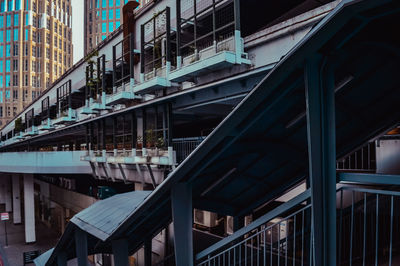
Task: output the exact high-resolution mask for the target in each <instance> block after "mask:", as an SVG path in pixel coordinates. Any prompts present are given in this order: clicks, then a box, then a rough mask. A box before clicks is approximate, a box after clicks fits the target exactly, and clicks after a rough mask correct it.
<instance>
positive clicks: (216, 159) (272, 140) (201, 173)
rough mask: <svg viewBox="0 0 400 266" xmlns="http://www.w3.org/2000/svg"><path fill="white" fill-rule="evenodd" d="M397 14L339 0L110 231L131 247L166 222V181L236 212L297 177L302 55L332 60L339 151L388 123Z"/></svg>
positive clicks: (394, 90)
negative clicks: (160, 182) (148, 194)
mask: <svg viewBox="0 0 400 266" xmlns="http://www.w3.org/2000/svg"><path fill="white" fill-rule="evenodd" d="M398 20H399V2H398V1H394V0H393V1H390V0H387V1H382V0H365V1H359V0H353V1H349V0H347V1H342V2H341V3H340V4H339V5H338V7H337V8H336V9H335V10H334V11H332V12H331V13H330V14H328V15H327V16H326V17H325V18H324V19H323V20H322V21H321V22H320V23H319V24H318V25H317V26H315V27H314V28H313V29H312V30H311V32H310V33H309V34H308V35H307V36H306V37H305V38H304V39H303V40H302V41H301V42H300V43H299V44H298V45H297V46H296V47H295V48H294V49H292V50H291V51H290V52H289V53H288V54H287V55H286V56H285V58H284V59H283V60H282V61H281V62H280V63H279V64H278V65H277V66H276V67H275V68H274V69H273V70H272V71H271V72H270V73H269V74H268V75H267V76H266V77H265V78H264V79H263V80H262V81H261V82H260V83H259V85H258V86H257V87H256V88H254V89H253V90H252V91H251V92H250V94H249V95H248V96H247V97H246V98H245V99H244V100H243V101H242V102H241V103H240V104H239V105H238V106H237V107H236V108H235V109H234V110H233V112H232V113H230V114H229V116H228V117H227V118H226V119H225V120H224V121H223V122H222V123H221V124H220V125H219V126H218V127H217V128H216V129H215V130H214V131H213V132H212V133H211V134H210V135H209V136H208V137H207V138H206V140H204V141H203V143H202V144H201V145H200V146H199V147H198V148H197V149H196V150H195V151H194V152H193V153H192V154H191V155H190V156H189V157H188V158H186V160H185V161H184V162H183V163H182V164H181V165H180V166H179V167H178V168H177V169H176V170H175V171H174V172H173V173H171V174H170V176H169V177H168V178H167V179H166V180H165V181H164V182H163V183H162V184H161V185H160V186H159V187H158V188H157V189H156V190H155V191H154V192H153V193H152V194H151V195H150V196H149V197H147V198H146V199H145V200H144V201H143V202H142V203H141V204H140V205H139V206H138V207H137V208H136V209H135V210H134V211H133V212H132V213H131V214H130V215H129V217H127V219H126V220H124V222H123V223H122V224H121V225H120V226H118V228H117V229H116V230H115V231H114V232H113V234H112V236H110V237H109V239H119V238H121V237H124V238H128V239H129V250H130V251H131V252H133V251H135V250H136V249H137V248H139V247H140V246H141V245H142V244H143V241H144V240H145V239H147V238H148V237H151V236H154V235H155V234H156V233H158V232H159V231H160V230H161V229H162V228H164V227H165V226H166V225H167V223H168V222H170V221H171V199H170V195H171V188H172V187H173V186H174V185H175V184H177V183H178V182H186V183H189V184H191V186H192V188H193V205H194V207H195V208H198V209H203V210H209V211H214V212H217V213H219V214H224V215H232V216H236V215H244V214H248V213H251V211H252V210H254V209H255V208H257V207H259V206H260V205H261V204H263V203H265V202H268V201H269V200H272V199H274V198H276V197H277V196H278V195H280V194H281V193H282V192H284V191H286V190H287V189H288V188H290V187H292V186H293V185H294V184H296V183H298V182H300V181H302V180H304V178H305V177H307V175H308V159H307V158H308V154H307V134H306V131H307V130H306V127H307V124H306V119H305V111H306V100H305V99H306V97H305V86H304V83H305V82H304V62H305V61H306V60H307V59H308V58H310V57H311V56H315V55H317V54H318V55H320V56H321V57H322V58H323V60H322V61H323V62H324V63H322V64H321V73H323V70H325V69H326V67H333V66H334V67H335V84H336V89H335V92H336V126H337V132H336V139H337V140H336V141H337V147H336V149H337V155H338V158H340V157H342V156H344V155H346V154H348V153H349V152H351V151H353V150H354V149H356V148H357V147H359V146H360V145H362V144H364V143H365V142H366V141H368V140H371V138H374V137H377V136H379V134H382V133H384V132H385V131H386V130H387V129H389V128H390V127H392V126H394V125H395V124H396V123H397V122H398V121H399V119H400V108H399V107H398V106H399V105H398V103H399V101H400V93H399V88H400V79H398V70H399V69H400V60H399V59H400V58H399V57H400V53H399V52H398V51H399V47H400V41H399V39H398V34H397V32H396V30H395V28H394V27H391V26H390V25H397V22H398ZM56 250H57V248H56ZM102 250H105V249H102V246H101V245H99V246H98V249H97V250H96V251H97V252H102ZM90 252H94V251H90ZM52 258H53V257H52Z"/></svg>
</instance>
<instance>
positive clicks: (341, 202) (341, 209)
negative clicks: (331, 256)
mask: <svg viewBox="0 0 400 266" xmlns="http://www.w3.org/2000/svg"><path fill="white" fill-rule="evenodd" d="M342 219H343V189H341V190H340V218H339V257H338V264H340V262H341V259H342Z"/></svg>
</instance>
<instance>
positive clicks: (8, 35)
mask: <svg viewBox="0 0 400 266" xmlns="http://www.w3.org/2000/svg"><path fill="white" fill-rule="evenodd" d="M6 42H11V30H6Z"/></svg>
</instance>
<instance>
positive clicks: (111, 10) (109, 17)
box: [108, 9, 114, 19]
mask: <svg viewBox="0 0 400 266" xmlns="http://www.w3.org/2000/svg"><path fill="white" fill-rule="evenodd" d="M108 19H114V9H110V10H108Z"/></svg>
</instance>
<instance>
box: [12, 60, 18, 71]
mask: <svg viewBox="0 0 400 266" xmlns="http://www.w3.org/2000/svg"><path fill="white" fill-rule="evenodd" d="M13 70H14V71H18V60H15V59H14V60H13Z"/></svg>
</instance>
